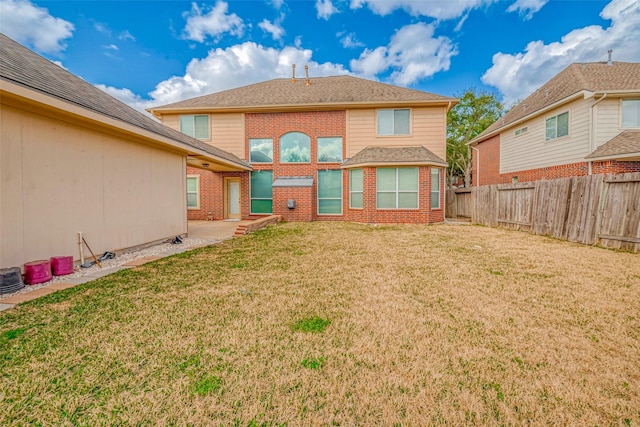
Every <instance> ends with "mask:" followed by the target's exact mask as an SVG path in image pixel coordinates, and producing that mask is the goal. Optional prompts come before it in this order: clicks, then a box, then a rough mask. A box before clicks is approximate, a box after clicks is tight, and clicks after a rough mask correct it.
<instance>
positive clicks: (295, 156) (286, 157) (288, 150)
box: [280, 132, 311, 163]
mask: <svg viewBox="0 0 640 427" xmlns="http://www.w3.org/2000/svg"><path fill="white" fill-rule="evenodd" d="M310 162H311V138H309V135H306V134H304V133H302V132H289V133H285V134H284V135H282V136H281V137H280V163H310Z"/></svg>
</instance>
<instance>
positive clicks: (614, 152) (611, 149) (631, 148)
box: [585, 130, 640, 160]
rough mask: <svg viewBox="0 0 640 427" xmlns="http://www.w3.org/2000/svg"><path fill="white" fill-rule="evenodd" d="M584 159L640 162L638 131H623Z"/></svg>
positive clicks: (639, 134)
mask: <svg viewBox="0 0 640 427" xmlns="http://www.w3.org/2000/svg"><path fill="white" fill-rule="evenodd" d="M585 159H589V160H640V130H625V131H623V132H621V133H619V134H618V135H616V136H615V137H613V138H611V139H610V140H609V141H607V142H606V143H604V144H602V145H601V146H600V147H598V148H596V149H595V150H594V151H593V153H591V154H589V155H588V156H587V157H585Z"/></svg>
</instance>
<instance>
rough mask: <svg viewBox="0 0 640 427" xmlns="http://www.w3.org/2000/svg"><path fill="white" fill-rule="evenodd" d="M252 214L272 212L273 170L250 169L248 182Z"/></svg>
mask: <svg viewBox="0 0 640 427" xmlns="http://www.w3.org/2000/svg"><path fill="white" fill-rule="evenodd" d="M249 184H250V185H249V193H250V198H251V213H252V214H258V215H262V214H271V213H273V171H271V170H258V171H251V178H250V183H249Z"/></svg>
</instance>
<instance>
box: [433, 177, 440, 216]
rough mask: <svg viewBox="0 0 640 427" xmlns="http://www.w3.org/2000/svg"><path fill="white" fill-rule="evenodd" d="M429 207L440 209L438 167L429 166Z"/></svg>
mask: <svg viewBox="0 0 640 427" xmlns="http://www.w3.org/2000/svg"><path fill="white" fill-rule="evenodd" d="M431 209H440V169H437V168H431Z"/></svg>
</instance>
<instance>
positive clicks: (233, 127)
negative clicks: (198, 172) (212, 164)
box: [162, 113, 246, 160]
mask: <svg viewBox="0 0 640 427" xmlns="http://www.w3.org/2000/svg"><path fill="white" fill-rule="evenodd" d="M162 124H164V125H165V126H169V127H170V128H173V129H175V130H177V131H179V130H180V115H179V114H163V115H162ZM209 127H210V129H209V135H211V139H208V140H202V142H206V143H207V144H211V145H213V146H214V147H217V148H220V149H221V150H225V151H227V152H229V153H232V154H235V155H236V156H238V157H239V158H241V159H244V160H246V155H245V150H244V113H220V114H210V115H209Z"/></svg>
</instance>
